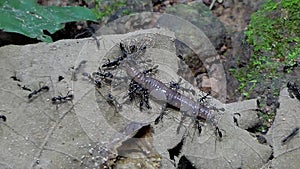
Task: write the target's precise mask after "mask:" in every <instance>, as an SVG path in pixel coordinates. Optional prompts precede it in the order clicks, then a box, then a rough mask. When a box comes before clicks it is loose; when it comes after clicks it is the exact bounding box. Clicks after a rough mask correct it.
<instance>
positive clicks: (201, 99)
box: [199, 91, 211, 103]
mask: <svg viewBox="0 0 300 169" xmlns="http://www.w3.org/2000/svg"><path fill="white" fill-rule="evenodd" d="M210 94H211V91H209V92H208V93H207V94H206V95H205V96H203V97H201V98H200V99H199V102H201V103H203V102H204V101H205V99H207V96H209V95H210Z"/></svg>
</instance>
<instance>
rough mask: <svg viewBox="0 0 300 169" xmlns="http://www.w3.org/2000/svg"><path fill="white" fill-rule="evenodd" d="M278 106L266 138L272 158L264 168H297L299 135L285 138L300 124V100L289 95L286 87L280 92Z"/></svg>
mask: <svg viewBox="0 0 300 169" xmlns="http://www.w3.org/2000/svg"><path fill="white" fill-rule="evenodd" d="M279 102H280V108H279V109H277V113H276V116H275V120H274V123H273V125H272V126H271V128H270V129H269V131H268V133H267V140H268V142H269V143H270V144H271V146H272V147H273V156H274V158H273V159H272V160H271V161H270V162H269V163H268V164H267V165H266V166H265V168H268V167H271V168H295V169H296V168H299V166H300V161H299V158H298V157H299V155H300V147H299V145H300V136H299V133H298V134H296V135H295V136H293V137H291V138H290V139H287V140H286V141H284V140H285V138H287V136H288V135H290V134H291V132H292V131H293V130H295V128H299V127H300V126H299V124H300V115H299V110H300V102H299V101H298V100H297V99H292V98H290V97H289V94H288V92H287V88H284V89H283V90H281V92H280V96H279Z"/></svg>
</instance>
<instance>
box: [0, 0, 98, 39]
mask: <svg viewBox="0 0 300 169" xmlns="http://www.w3.org/2000/svg"><path fill="white" fill-rule="evenodd" d="M0 18H1V20H0V29H3V30H4V31H6V32H15V33H20V34H23V35H26V36H28V37H31V38H37V39H39V40H42V41H44V42H52V39H51V37H50V36H48V35H45V34H44V32H43V31H44V30H47V31H48V32H49V33H51V34H52V33H54V32H56V31H58V30H60V29H62V28H63V27H64V24H63V23H66V22H72V21H79V20H91V21H97V18H96V16H95V15H94V13H93V12H92V11H91V10H89V9H87V8H84V7H57V6H48V7H45V6H40V5H38V4H37V3H36V2H35V0H24V1H19V0H1V1H0Z"/></svg>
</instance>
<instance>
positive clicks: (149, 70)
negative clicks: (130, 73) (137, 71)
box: [143, 65, 158, 75]
mask: <svg viewBox="0 0 300 169" xmlns="http://www.w3.org/2000/svg"><path fill="white" fill-rule="evenodd" d="M157 68H158V65H155V66H154V67H152V68H150V69H148V70H144V71H143V73H144V74H145V75H150V74H155V73H156V72H157V71H158V70H157Z"/></svg>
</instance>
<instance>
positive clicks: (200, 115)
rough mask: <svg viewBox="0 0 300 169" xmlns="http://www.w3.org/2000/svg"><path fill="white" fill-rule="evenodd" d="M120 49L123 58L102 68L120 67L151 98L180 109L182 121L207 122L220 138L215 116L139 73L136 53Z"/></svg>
mask: <svg viewBox="0 0 300 169" xmlns="http://www.w3.org/2000/svg"><path fill="white" fill-rule="evenodd" d="M134 48H135V46H134ZM120 49H121V51H122V53H123V56H121V57H119V58H116V59H115V60H114V61H112V62H108V63H105V64H103V65H102V67H111V66H119V65H120V66H121V67H123V68H124V69H125V71H126V73H127V75H128V76H129V77H130V78H132V80H134V81H135V82H137V83H138V84H140V85H141V86H142V87H143V88H144V89H146V90H148V91H149V93H150V95H151V96H152V97H153V98H155V99H157V100H161V101H163V102H165V103H167V104H170V105H172V106H174V107H176V108H178V109H180V111H181V113H182V119H184V118H185V117H193V118H195V119H204V120H209V121H210V122H211V124H212V125H213V126H215V127H216V129H217V131H218V134H219V135H220V136H221V134H220V131H219V128H218V127H217V125H216V123H215V115H214V114H213V113H212V112H211V111H210V109H209V108H208V107H206V106H204V105H202V104H201V103H200V102H197V101H194V100H192V99H190V98H189V97H187V96H185V95H183V94H180V93H179V92H177V91H176V90H174V89H172V88H170V87H168V86H166V85H165V84H164V83H163V82H161V81H160V80H157V79H155V78H152V77H149V76H147V75H146V73H144V72H141V71H139V70H138V68H137V67H136V66H135V65H136V63H135V61H134V55H135V53H136V51H135V52H131V51H129V52H127V51H125V47H124V45H123V44H122V43H120ZM145 49H146V48H145V47H144V48H141V50H145ZM181 123H182V120H181V122H180V125H181Z"/></svg>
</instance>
